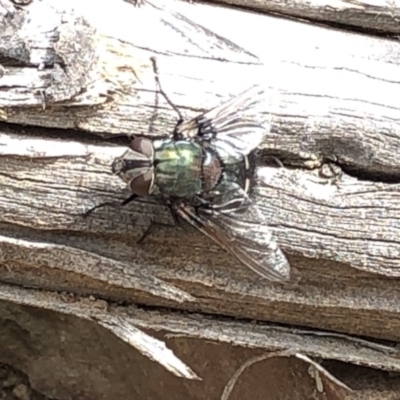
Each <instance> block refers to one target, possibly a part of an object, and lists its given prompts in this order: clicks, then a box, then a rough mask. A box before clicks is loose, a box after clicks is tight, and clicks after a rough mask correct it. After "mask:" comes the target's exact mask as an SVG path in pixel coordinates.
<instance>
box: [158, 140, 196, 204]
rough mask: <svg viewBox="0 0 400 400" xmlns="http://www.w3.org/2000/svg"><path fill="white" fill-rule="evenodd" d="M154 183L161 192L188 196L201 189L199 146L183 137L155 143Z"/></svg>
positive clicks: (175, 195)
mask: <svg viewBox="0 0 400 400" xmlns="http://www.w3.org/2000/svg"><path fill="white" fill-rule="evenodd" d="M154 147H155V154H154V173H155V186H156V187H157V188H158V190H159V191H160V193H161V194H163V195H167V196H172V197H179V198H184V197H191V196H194V195H196V194H199V193H201V191H202V189H203V181H202V163H203V152H204V150H203V148H202V147H201V146H200V145H199V144H197V143H195V142H191V141H186V140H178V141H175V140H163V141H160V142H158V143H157V144H156V143H155V146H154Z"/></svg>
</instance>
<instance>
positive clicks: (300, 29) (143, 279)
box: [0, 0, 400, 398]
mask: <svg viewBox="0 0 400 400" xmlns="http://www.w3.org/2000/svg"><path fill="white" fill-rule="evenodd" d="M154 3H155V4H145V5H143V6H142V7H139V8H137V7H133V6H132V5H131V4H129V3H126V2H122V1H121V2H118V1H115V2H113V3H112V6H111V5H110V2H109V1H108V2H107V1H102V2H96V10H97V11H98V12H96V13H93V12H91V11H92V10H93V8H92V7H93V4H94V3H93V2H91V1H89V0H87V1H82V0H81V1H80V2H69V3H68V4H67V3H65V4H62V3H61V2H52V1H50V0H49V1H42V2H38V1H33V2H32V3H31V4H29V5H28V6H26V7H16V6H15V5H14V4H13V3H12V2H10V1H6V0H0V64H1V66H0V120H2V121H3V122H2V123H1V125H0V163H1V169H0V277H1V281H2V282H6V283H8V284H10V285H18V286H23V287H28V288H34V289H41V290H48V291H66V292H71V293H74V294H75V295H93V296H95V297H98V298H103V299H107V300H109V301H111V302H113V303H114V302H115V303H119V304H121V305H124V306H126V311H124V312H128V311H129V309H130V308H129V307H130V306H131V305H132V304H141V305H145V306H147V307H148V306H150V307H155V306H157V307H169V308H173V309H180V310H186V311H195V312H198V313H203V314H204V313H207V314H213V315H216V316H219V317H215V321H213V322H212V323H213V324H214V325H213V326H214V328H212V329H211V328H210V331H207V330H204V332H213V331H215V332H218V333H217V334H215V335H211V334H210V335H211V336H207V334H206V333H204V335H201V336H200V337H201V338H203V339H208V340H212V341H222V342H224V341H225V342H226V341H227V342H231V341H232V343H234V344H235V345H239V346H245V347H246V346H249V347H258V348H264V349H265V348H266V349H268V350H275V349H276V347H278V348H279V349H281V348H283V349H288V348H289V349H293V348H299V349H300V350H299V351H301V352H303V353H305V354H309V355H313V356H319V357H323V358H328V359H329V358H331V359H334V360H340V361H348V362H351V363H355V364H361V365H369V366H373V367H375V368H382V369H387V370H395V371H397V370H398V367H397V361H396V359H397V358H398V355H397V353H396V354H395V355H392V354H389V355H387V353H385V355H384V356H380V355H379V356H378V355H377V353H374V352H372V353H366V354H365V355H361V353H362V352H361V351H360V352H359V349H358V350H357V351H354V356H349V355H348V354H353V353H351V351H350V350H349V349H347V348H346V349H344V350H343V351H342V353H341V354H342V356H339V355H337V354H338V353H337V352H336V353H335V351H336V350H335V346H336V345H337V343H336V342H335V340H336V339H332V340H333V342H335V343H336V344H335V346H333V347H332V348H330V347H329V346H328V344H327V343H326V342H324V343H322V344H318V340H320V338H319V337H318V336H312V339H311V347H309V348H306V347H304V346H303V345H302V346H303V347H302V346H300V347H298V346H299V345H298V344H293V343H289V342H285V345H283V346H282V347H280V346H276V347H274V345H270V346H269V345H261V342H266V340H267V338H268V337H270V335H271V333H270V331H268V333H266V332H261V333H260V335H261V336H260V338H261V339H259V341H253V342H252V340H253V339H251V340H250V342H249V343H247V344H246V343H244V342H241V340H240V337H241V336H240V335H241V334H239V332H240V331H242V330H243V329H250V330H251V331H253V329H255V328H254V327H253V326H252V325H251V324H250V323H249V322H245V321H243V323H241V325H240V326H238V325H235V324H234V323H233V322H229V324H228V325H229V326H230V327H232V330H231V331H230V332H229V334H228V333H224V332H220V331H218V329H222V326H223V324H224V323H223V320H222V316H233V317H236V318H244V319H257V320H259V321H269V322H271V321H272V322H276V323H284V324H290V325H297V326H302V327H310V328H316V329H317V330H324V331H332V332H333V331H335V332H342V333H346V334H349V335H363V336H368V337H370V338H371V339H370V342H369V346H372V347H373V346H375V345H376V343H374V342H373V340H374V338H375V339H377V338H379V339H387V340H392V341H399V338H400V334H399V332H400V330H399V328H400V322H399V321H400V319H399V311H400V310H399V304H400V293H399V291H398V284H397V282H398V278H399V276H400V268H399V267H400V239H399V237H400V224H399V222H398V219H397V209H398V206H397V203H398V197H399V194H400V185H399V183H400V174H399V172H398V171H399V161H398V157H397V152H398V151H397V149H398V146H399V138H400V135H399V126H400V125H399V115H400V114H399V108H400V106H399V104H398V93H399V84H400V78H399V77H400V65H399V61H398V60H399V55H400V43H398V42H397V41H390V40H385V39H380V38H374V37H369V36H365V35H359V34H351V33H347V32H344V31H339V30H331V29H327V28H322V27H318V26H311V25H309V24H302V23H300V22H294V21H288V20H283V19H278V18H274V17H270V16H266V15H261V14H255V13H251V12H246V11H239V10H234V9H227V8H218V7H213V6H210V5H204V4H188V3H186V2H179V1H170V2H168V3H164V2H154ZM166 4H167V5H166ZM64 7H65V8H64ZM221 20H225V21H229V23H224V24H221V23H220V22H219V21H221ZM110 21H111V22H110ZM238 27H245V28H243V29H238ZM287 32H290V35H288V34H287ZM260 38H262V40H261V39H260ZM152 55H156V57H157V61H158V66H159V69H160V79H161V81H162V84H163V88H164V90H165V91H166V92H167V93H168V95H169V97H170V98H171V99H172V100H173V101H174V103H176V104H177V106H178V107H180V109H181V111H182V113H184V115H185V116H186V117H188V118H189V117H191V116H194V115H196V114H198V113H200V112H201V111H203V110H205V109H208V108H210V107H212V106H215V105H218V104H219V103H221V102H222V101H223V100H225V99H228V98H229V97H230V96H232V95H234V94H237V93H240V92H241V91H242V90H244V89H246V88H248V87H249V86H251V85H252V84H254V83H258V84H262V85H265V87H266V88H267V90H266V92H267V95H266V99H265V101H266V106H265V110H264V113H265V114H271V116H272V125H273V129H272V132H271V134H270V135H269V136H268V138H267V139H266V141H265V143H263V145H262V148H261V149H260V151H261V155H262V157H261V158H260V163H259V166H258V170H257V177H258V187H257V190H256V192H257V193H256V200H257V202H258V204H259V205H260V208H261V210H262V215H263V218H264V219H265V221H266V223H267V224H268V225H270V226H271V229H272V230H273V231H274V233H275V234H276V236H277V238H278V241H279V244H280V246H281V247H282V249H283V250H284V251H285V253H286V254H287V256H288V258H289V261H290V263H291V265H292V268H293V277H292V280H291V281H290V282H289V283H288V284H271V283H269V282H267V281H264V280H260V279H259V278H258V277H257V276H255V275H253V274H252V273H251V272H250V271H248V270H247V269H246V268H245V267H243V266H242V265H240V264H239V263H238V262H237V261H236V260H234V259H233V258H231V257H230V256H228V255H227V254H226V253H225V252H224V251H223V250H221V249H219V248H217V247H216V246H214V245H213V244H212V243H210V242H209V241H208V240H207V239H205V238H204V237H202V236H201V235H200V234H198V233H196V232H194V231H193V230H191V229H189V228H187V229H186V228H185V229H182V228H173V227H171V228H163V229H160V230H158V231H157V232H156V233H155V234H153V235H152V236H150V237H149V238H148V239H147V240H146V241H145V242H144V244H142V245H140V246H139V245H137V244H136V240H137V239H138V238H139V237H140V235H141V234H142V233H143V231H144V230H145V229H146V228H147V226H148V224H149V222H150V221H151V220H157V221H159V222H164V223H169V224H171V223H172V221H171V218H170V215H169V212H168V210H167V209H165V207H163V206H162V205H160V204H149V203H146V202H136V203H133V204H131V205H130V206H129V207H127V208H126V209H118V208H112V207H107V208H103V209H99V210H97V211H96V212H95V213H93V214H92V215H91V216H90V217H89V218H84V217H83V212H84V211H86V210H88V209H89V208H90V207H92V206H94V205H96V204H100V203H102V202H104V201H117V200H121V199H123V198H125V197H126V195H127V194H128V193H127V191H126V190H125V189H124V186H123V183H122V182H120V181H119V180H118V178H116V177H115V176H113V175H112V174H111V171H110V164H111V162H112V160H113V159H114V158H115V157H116V156H119V155H121V153H122V152H123V151H124V145H125V143H126V142H125V141H124V139H123V138H121V137H120V136H126V134H131V133H140V134H148V135H150V136H151V135H160V134H167V133H168V132H170V130H171V128H172V127H173V125H174V121H175V119H176V116H175V115H174V113H173V112H172V110H170V107H169V106H168V105H167V104H166V103H165V101H164V100H163V99H162V97H160V96H159V95H158V94H157V93H156V85H155V80H154V73H153V71H152V69H151V63H150V56H152ZM20 125H27V126H26V127H25V128H21V126H20ZM28 125H29V127H28ZM60 128H62V129H60ZM271 155H273V156H276V157H278V158H279V159H280V160H282V161H283V162H284V163H285V167H283V168H282V167H279V166H277V164H276V163H274V161H272V159H271V158H269V156H271ZM327 161H329V162H331V164H329V165H331V166H333V167H335V168H337V167H340V168H341V169H342V170H343V173H342V175H341V176H340V177H339V178H338V179H337V180H335V181H331V180H330V179H326V178H323V177H321V176H320V175H321V171H323V168H324V167H325V166H326V165H327V164H326V162H327ZM332 162H333V163H332ZM21 290H22V289H21ZM4 292H7V290H5V289H4V291H3V293H4ZM30 293H31V291H30V290H28V289H26V292H25V296H27V297H29V295H30ZM2 296H3V297H2V298H3V300H4V301H7V302H12V301H14V302H16V303H18V304H21V301H20V300H18V299H20V298H23V297H24V295H23V294H20V295H18V296H17V295H15V297H14V298H13V297H10V296H5V295H2ZM54 301H55V299H51V298H50V297H47V298H46V301H43V302H42V303H40V304H35V303H32V304H30V305H34V306H36V307H42V308H47V309H50V310H53V311H58V312H60V310H59V309H57V307H55V306H54V304H55V303H54ZM23 304H25V305H29V303H23ZM122 308H123V307H122ZM66 309H69V310H70V311H69V313H70V314H74V315H78V316H80V317H81V318H84V317H83V316H82V315H81V314H79V313H77V312H76V310H74V308H73V305H71V304H69V305H68V304H67V305H66ZM166 313H167V315H168V317H167V318H165V319H162V320H160V321H161V322H160V325H158V326H159V327H161V326H162V327H163V328H165V330H166V331H169V332H173V333H174V334H178V333H179V332H180V333H182V334H184V335H186V334H189V333H188V332H187V331H186V330H185V328H184V327H185V326H186V325H185V324H188V326H192V325H191V323H192V322H190V321H189V320H185V321H186V322H185V321H184V322H182V321H183V320H182V321H181V322H179V323H178V324H177V325H174V324H175V322H174V318H175V317H176V315H175V312H174V311H168V312H166ZM143 315H146V318H147V316H149V317H148V321H149V322H148V324H149V325H146V324H143V323H141V322H140V321H141V318H142V317H143V318H144V316H141V317H140V318H139V319H137V320H135V321H134V323H133V325H135V326H139V327H140V328H143V329H144V330H146V329H152V328H151V327H150V325H151V324H156V322H157V318H158V317H157V316H156V314H154V313H151V312H150V313H145V314H143ZM177 315H178V314H177ZM176 318H178V317H176ZM179 318H181V317H179ZM185 318H189V319H190V317H187V316H185ZM196 318H199V320H200V321H202V323H207V321H208V319H207V318H206V317H204V316H203V317H196ZM219 318H220V319H219ZM6 319H7V318H6ZM144 319H145V318H144ZM157 323H158V322H157ZM133 325H132V326H133ZM103 326H104V325H103ZM152 326H153V325H152ZM154 326H155V325H154ZM154 326H153V327H154ZM174 326H177V328H174ZM193 326H194V325H193ZM149 327H150V328H149ZM246 327H247V328H246ZM194 329H195V328H194V327H193V330H192V332H194ZM196 329H199V330H200V326H197V328H196ZM156 330H157V329H156ZM114 334H116V335H117V336H118V337H120V338H122V339H123V340H124V338H123V336H124V334H123V332H122V333H121V332H120V333H119V334H118V333H117V332H114ZM280 334H281V333H280ZM280 334H279V335H280ZM331 334H332V333H331ZM300 336H301V335H300ZM225 338H226V339H225ZM338 340H339V339H338ZM188 346H189V345H188ZM318 346H320V347H318ZM327 346H328V347H327ZM358 346H359V345H358ZM189 347H190V346H189ZM316 348H320V349H321V350H320V351H316V350H315V349H316ZM323 349H325V350H324V351H325V353H324V352H323ZM387 351H389V350H388V349H385V350H384V352H387ZM189 353H190V351H189ZM339 353H340V352H339ZM389 353H390V351H389ZM335 354H336V355H335ZM343 354H346V356H348V359H345V358H343V357H344V356H343ZM341 357H342V358H341ZM357 357H358V358H357ZM360 357H361V359H362V360H361V359H360ZM362 357H364V358H362ZM382 357H383V358H382ZM391 357H393V360H392V358H391ZM184 361H185V362H186V363H187V364H188V365H190V366H192V365H191V363H190V360H187V359H185V360H184ZM202 362H203V361H202ZM193 370H194V371H195V372H197V371H196V368H195V366H193ZM188 371H189V370H188ZM202 372H203V371H202ZM188 373H189V372H188ZM231 373H233V371H231ZM200 376H201V375H200ZM225 378H226V377H225ZM225 378H224V379H225ZM214 397H215V396H214ZM214 397H209V398H214ZM60 398H61V397H60ZM97 398H100V397H97ZM105 398H107V397H105ZM121 398H123V397H121ZM143 398H147V397H143ZM182 398H185V397H182ZM215 398H217V397H215ZM388 398H389V397H388Z"/></svg>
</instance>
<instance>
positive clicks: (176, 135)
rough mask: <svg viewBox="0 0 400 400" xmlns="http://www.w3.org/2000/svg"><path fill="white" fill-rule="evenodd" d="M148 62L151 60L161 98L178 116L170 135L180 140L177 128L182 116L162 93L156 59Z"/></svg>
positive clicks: (153, 58)
mask: <svg viewBox="0 0 400 400" xmlns="http://www.w3.org/2000/svg"><path fill="white" fill-rule="evenodd" d="M150 60H151V62H152V64H153V71H154V76H155V79H156V84H157V89H158V91H159V92H160V93H161V94H162V95H163V97H164V98H165V100H166V101H167V103H168V104H169V105H170V106H171V107H172V109H173V110H174V111H175V112H176V113H177V114H178V121H177V123H176V125H175V128H174V131H173V133H172V135H173V138H174V139H175V140H178V139H181V138H182V136H181V134H180V133H179V131H178V128H179V126H180V125H181V124H182V122H183V116H182V114H181V112H180V111H179V109H178V107H177V106H176V105H175V104H174V103H173V102H172V101H171V100H170V99H169V97H168V96H167V94H166V93H165V92H164V90H163V89H162V87H161V83H160V77H159V74H158V67H157V60H156V58H155V57H151V58H150Z"/></svg>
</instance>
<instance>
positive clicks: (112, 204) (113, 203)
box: [83, 193, 138, 218]
mask: <svg viewBox="0 0 400 400" xmlns="http://www.w3.org/2000/svg"><path fill="white" fill-rule="evenodd" d="M137 197H138V196H137V195H136V194H134V193H133V194H131V195H130V196H129V197H128V198H127V199H125V200H123V201H122V202H119V201H106V202H105V203H101V204H98V205H97V206H94V207H92V208H90V209H89V210H87V211H86V212H84V213H83V218H87V217H88V216H89V215H90V214H92V212H93V211H95V210H97V209H98V208H103V207H106V206H109V207H114V208H119V207H123V206H126V205H127V204H128V203H130V202H131V201H134V200H136V199H137Z"/></svg>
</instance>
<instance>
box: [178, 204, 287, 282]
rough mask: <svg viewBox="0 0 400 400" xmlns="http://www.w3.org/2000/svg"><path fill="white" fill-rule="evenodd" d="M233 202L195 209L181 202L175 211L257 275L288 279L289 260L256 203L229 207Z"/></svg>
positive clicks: (267, 277)
mask: <svg viewBox="0 0 400 400" xmlns="http://www.w3.org/2000/svg"><path fill="white" fill-rule="evenodd" d="M232 204H233V202H230V203H229V204H228V203H226V204H223V205H221V207H220V209H219V210H218V207H216V208H211V209H205V210H202V209H199V210H198V212H196V211H195V210H194V208H193V207H191V206H188V205H185V204H181V205H179V206H178V207H177V209H176V211H177V213H178V215H179V216H180V217H181V218H183V219H184V220H186V221H187V222H189V223H190V224H191V225H193V226H194V227H196V228H197V229H199V230H200V231H201V232H202V233H204V234H205V235H206V236H208V237H210V238H211V239H213V240H214V241H215V242H216V243H218V244H219V245H220V246H221V247H223V248H224V249H225V250H227V251H228V252H230V253H231V254H233V255H234V256H235V257H236V258H237V259H238V260H239V261H241V262H242V263H243V264H244V265H246V266H247V267H248V268H250V269H251V270H252V271H254V272H255V273H257V274H258V275H260V276H262V277H263V278H266V279H268V280H270V281H286V280H288V279H289V278H290V265H289V262H288V261H287V259H286V257H285V255H284V254H283V253H282V251H281V249H280V248H279V246H278V244H277V243H276V241H275V239H274V237H273V234H272V233H271V231H270V230H269V229H268V227H267V226H266V225H265V224H263V223H262V222H261V220H260V217H259V211H258V209H257V207H256V206H255V205H250V206H246V207H244V209H243V208H238V209H236V211H232V207H231V206H232ZM247 204H248V201H247ZM228 210H229V212H228Z"/></svg>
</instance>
